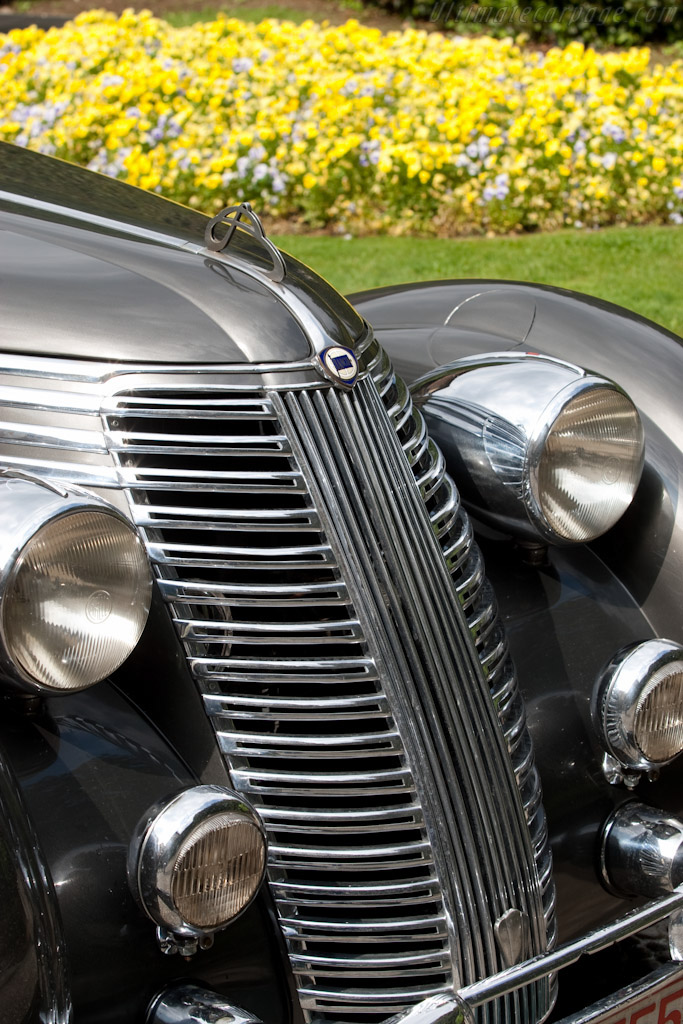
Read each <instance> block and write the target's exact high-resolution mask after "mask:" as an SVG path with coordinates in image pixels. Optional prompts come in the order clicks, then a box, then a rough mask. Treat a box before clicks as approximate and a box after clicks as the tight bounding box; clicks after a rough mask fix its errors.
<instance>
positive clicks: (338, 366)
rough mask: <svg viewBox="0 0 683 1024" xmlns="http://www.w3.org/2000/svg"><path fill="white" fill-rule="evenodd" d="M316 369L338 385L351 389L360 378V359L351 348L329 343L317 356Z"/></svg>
mask: <svg viewBox="0 0 683 1024" xmlns="http://www.w3.org/2000/svg"><path fill="white" fill-rule="evenodd" d="M315 363H316V369H318V370H319V371H320V372H321V373H322V375H323V377H326V378H327V380H329V381H331V382H332V383H333V384H336V385H337V386H338V387H342V388H345V389H346V390H350V389H351V388H352V387H353V385H354V384H355V383H356V381H357V380H358V371H359V366H358V360H357V359H356V356H355V353H354V352H352V351H351V349H350V348H345V347H344V346H343V345H329V346H328V348H324V349H323V350H322V352H320V353H319V354H318V355H317V356H316V357H315Z"/></svg>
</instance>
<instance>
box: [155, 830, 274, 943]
mask: <svg viewBox="0 0 683 1024" xmlns="http://www.w3.org/2000/svg"><path fill="white" fill-rule="evenodd" d="M264 865H265V844H264V842H263V835H262V834H261V831H260V829H259V828H258V827H257V826H256V824H255V823H254V822H253V821H249V820H248V819H247V818H245V817H244V816H240V815H237V814H219V815H216V817H214V818H211V819H210V820H209V821H207V822H205V823H204V824H203V825H200V826H199V827H198V828H196V829H195V830H194V832H192V833H191V834H190V835H189V836H188V837H187V839H186V840H185V841H184V843H183V844H182V846H181V847H180V851H179V853H178V859H177V860H176V862H175V865H174V867H173V880H172V882H171V895H172V898H173V901H174V903H175V905H176V908H177V910H178V914H179V915H180V917H182V918H183V920H184V921H186V922H187V923H188V924H189V925H192V926H193V927H195V928H201V929H203V930H206V929H213V928H220V927H221V926H222V925H224V924H225V922H226V921H231V920H232V918H233V917H237V915H238V914H240V913H241V912H242V911H243V910H244V908H245V907H246V905H247V904H248V903H249V901H250V900H251V898H252V896H253V895H254V892H255V891H256V889H257V888H258V887H259V885H260V884H261V879H262V878H263V869H264Z"/></svg>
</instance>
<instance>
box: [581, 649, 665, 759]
mask: <svg viewBox="0 0 683 1024" xmlns="http://www.w3.org/2000/svg"><path fill="white" fill-rule="evenodd" d="M594 716H595V720H596V725H597V728H598V731H599V733H600V735H601V738H602V740H603V743H604V744H605V746H606V748H607V751H608V752H609V753H610V754H612V755H613V756H614V757H616V758H617V760H618V761H620V762H621V764H623V765H626V766H627V767H630V768H640V769H644V770H647V769H652V768H656V767H658V766H659V765H662V764H666V763H667V762H669V761H671V760H673V758H674V757H677V756H678V754H680V753H681V751H683V647H681V646H680V644H677V643H674V641H672V640H647V641H645V642H644V643H640V644H636V645H635V646H632V647H628V648H625V649H624V650H623V651H620V652H619V654H617V656H616V657H615V658H613V659H612V661H611V662H610V664H609V665H608V667H607V668H606V670H605V671H604V673H603V674H602V675H601V677H600V679H599V680H598V684H597V686H596V691H595V696H594Z"/></svg>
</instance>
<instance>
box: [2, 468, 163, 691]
mask: <svg viewBox="0 0 683 1024" xmlns="http://www.w3.org/2000/svg"><path fill="white" fill-rule="evenodd" d="M0 501H2V508H3V514H4V516H5V525H6V527H7V526H9V529H6V531H5V534H4V536H3V542H4V546H5V556H6V557H5V564H4V571H3V580H2V608H1V614H0V630H1V633H2V641H3V648H4V651H3V653H4V659H3V660H4V662H5V668H6V671H7V672H8V673H9V674H10V675H11V676H12V678H13V679H14V680H15V681H17V682H19V683H20V684H21V685H23V686H25V687H26V688H28V689H32V690H34V691H36V690H38V691H42V692H51V693H59V692H66V691H72V690H80V689H83V688H84V687H86V686H90V685H91V684H92V683H95V682H97V681H98V680H100V679H103V678H104V677H105V676H108V675H109V674H110V673H111V672H113V671H114V670H115V669H116V668H118V667H119V665H121V664H122V662H123V661H124V660H125V659H126V658H127V657H128V655H129V654H130V653H131V651H132V650H133V649H134V647H135V645H136V644H137V642H138V640H139V639H140V635H141V633H142V630H143V629H144V626H145V622H146V621H147V613H148V611H149V603H150V598H151V586H152V583H151V576H150V569H149V564H148V561H147V557H146V555H145V552H144V549H143V547H142V544H141V543H140V540H139V538H138V537H137V534H136V533H135V530H134V529H133V527H132V526H131V525H130V523H129V522H128V521H127V520H126V519H124V518H123V516H121V515H120V514H119V513H118V512H117V511H116V510H115V509H113V508H110V507H109V506H107V505H104V503H100V502H98V501H97V499H95V498H92V499H91V498H90V497H89V496H87V495H82V494H80V493H76V492H61V493H59V492H55V491H53V490H51V489H49V488H46V487H43V486H41V485H39V484H37V483H33V482H29V481H23V480H21V481H20V480H10V481H6V482H5V483H4V489H3V491H2V492H0Z"/></svg>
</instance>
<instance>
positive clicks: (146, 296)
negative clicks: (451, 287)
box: [0, 144, 364, 364]
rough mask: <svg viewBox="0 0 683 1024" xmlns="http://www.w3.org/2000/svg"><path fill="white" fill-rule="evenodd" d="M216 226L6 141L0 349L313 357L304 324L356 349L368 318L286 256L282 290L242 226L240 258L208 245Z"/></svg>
mask: <svg viewBox="0 0 683 1024" xmlns="http://www.w3.org/2000/svg"><path fill="white" fill-rule="evenodd" d="M207 223H208V218H207V217H205V216H204V215H202V214H200V213H197V212H196V211H194V210H189V209H186V208H185V207H182V206H179V205H178V204H176V203H171V202H169V201H168V200H164V199H162V198H161V197H159V196H155V195H151V194H149V193H145V192H143V191H142V190H140V189H136V188H132V187H131V186H127V185H125V184H123V183H122V182H118V181H113V180H112V179H109V178H106V177H104V176H102V175H98V174H94V173H92V172H90V171H86V170H84V169H83V168H79V167H75V166H73V165H71V164H66V163H64V162H63V161H55V160H53V159H50V158H47V157H43V156H41V155H40V154H36V153H31V152H28V151H26V150H23V149H20V148H19V147H16V146H10V145H7V144H0V304H1V306H2V315H1V316H0V345H2V348H3V350H4V351H6V352H15V353H25V354H36V355H48V356H56V357H68V358H77V359H97V360H102V359H103V358H104V359H107V360H110V361H114V362H124V363H125V362H141V361H143V362H163V363H183V364H185V363H194V364H206V363H252V362H256V363H261V362H266V363H267V362H271V361H276V362H288V361H293V360H299V359H305V358H308V357H309V356H310V355H311V354H312V351H313V346H312V342H311V337H310V332H308V331H307V330H306V323H307V321H308V319H309V317H310V318H313V319H314V321H315V323H316V326H317V332H318V334H319V335H320V336H322V337H323V338H324V339H327V340H329V343H330V344H342V345H351V344H353V341H354V340H355V339H356V338H357V337H358V336H359V335H360V334H361V333H362V331H363V328H364V322H363V320H362V318H361V317H360V316H359V315H358V314H357V313H356V312H355V310H354V309H353V307H352V306H350V305H349V303H348V302H347V301H346V300H345V299H344V298H343V297H342V296H341V295H339V294H338V293H337V292H336V291H335V290H334V289H333V288H332V287H331V286H330V285H329V284H327V282H325V281H324V280H323V279H322V278H320V277H318V276H317V275H316V274H314V273H312V271H310V270H308V268H307V267H305V266H304V265H303V264H301V263H299V262H298V261H297V260H294V259H292V258H291V257H286V258H285V262H286V268H287V273H286V277H285V280H284V281H283V282H282V283H281V284H276V283H274V282H273V281H271V280H270V279H269V277H268V274H267V269H268V266H269V261H268V260H267V259H264V253H263V250H262V248H261V247H260V246H259V244H258V242H256V241H254V240H252V239H251V238H250V237H249V236H247V235H246V234H245V233H244V232H238V233H237V239H236V240H237V244H235V243H234V242H233V243H231V246H230V257H231V263H230V264H228V263H226V262H225V261H222V260H221V258H220V257H219V256H213V255H211V254H209V253H207V252H206V251H202V252H200V251H198V250H200V249H203V247H204V230H205V227H206V224H207Z"/></svg>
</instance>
